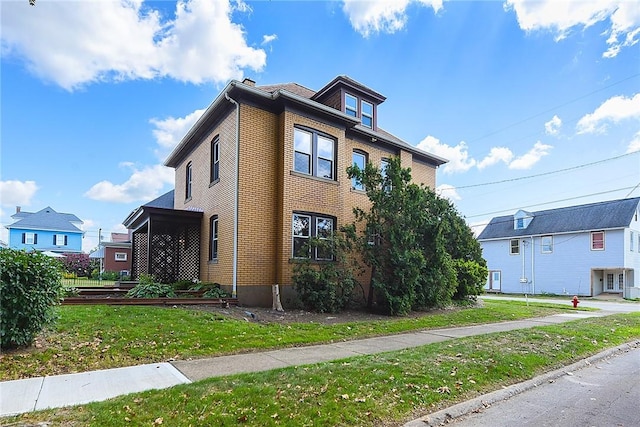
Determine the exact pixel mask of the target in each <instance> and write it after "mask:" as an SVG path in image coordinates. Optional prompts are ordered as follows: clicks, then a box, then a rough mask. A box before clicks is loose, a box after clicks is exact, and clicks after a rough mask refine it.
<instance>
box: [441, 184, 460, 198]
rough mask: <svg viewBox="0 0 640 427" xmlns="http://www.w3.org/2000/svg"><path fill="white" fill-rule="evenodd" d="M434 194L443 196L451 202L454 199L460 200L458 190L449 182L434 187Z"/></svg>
mask: <svg viewBox="0 0 640 427" xmlns="http://www.w3.org/2000/svg"><path fill="white" fill-rule="evenodd" d="M436 194H437V195H438V196H440V197H444V198H446V199H449V200H450V201H452V202H455V201H456V200H462V197H460V194H458V191H456V187H454V186H453V185H450V184H440V185H438V186H437V187H436Z"/></svg>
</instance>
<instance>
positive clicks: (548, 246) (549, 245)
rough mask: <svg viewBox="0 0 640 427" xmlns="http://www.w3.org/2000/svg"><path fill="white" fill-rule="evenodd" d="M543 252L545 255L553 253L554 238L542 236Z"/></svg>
mask: <svg viewBox="0 0 640 427" xmlns="http://www.w3.org/2000/svg"><path fill="white" fill-rule="evenodd" d="M540 246H541V248H540V249H541V251H542V253H543V254H550V253H552V252H553V236H542V243H541V245H540Z"/></svg>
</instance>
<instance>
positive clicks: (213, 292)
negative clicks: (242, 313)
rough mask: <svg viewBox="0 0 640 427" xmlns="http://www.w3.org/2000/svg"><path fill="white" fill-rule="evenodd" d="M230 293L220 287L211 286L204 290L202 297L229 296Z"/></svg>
mask: <svg viewBox="0 0 640 427" xmlns="http://www.w3.org/2000/svg"><path fill="white" fill-rule="evenodd" d="M229 297H230V295H229V294H228V293H227V292H225V291H224V290H223V289H221V288H220V287H212V288H209V289H207V290H206V291H204V293H203V294H202V298H229Z"/></svg>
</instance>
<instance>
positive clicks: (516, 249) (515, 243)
mask: <svg viewBox="0 0 640 427" xmlns="http://www.w3.org/2000/svg"><path fill="white" fill-rule="evenodd" d="M509 253H510V254H511V255H519V254H520V239H511V244H510V252H509Z"/></svg>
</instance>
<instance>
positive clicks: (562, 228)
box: [478, 197, 640, 240]
mask: <svg viewBox="0 0 640 427" xmlns="http://www.w3.org/2000/svg"><path fill="white" fill-rule="evenodd" d="M638 204H640V197H635V198H631V199H620V200H610V201H606V202H598V203H589V204H586V205H578V206H568V207H564V208H558V209H549V210H544V211H537V212H531V214H532V215H533V219H532V220H531V223H530V224H529V226H528V227H527V228H524V229H519V230H514V229H513V220H514V216H513V215H505V216H498V217H495V218H492V219H491V221H490V222H489V224H488V225H487V226H486V227H485V229H484V230H482V232H481V233H480V235H479V236H478V240H490V239H501V238H507V237H522V236H538V235H543V234H555V233H568V232H576V231H592V230H607V229H615V228H625V227H628V226H629V224H630V223H631V220H632V219H633V215H634V214H635V212H636V211H637V209H638Z"/></svg>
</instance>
